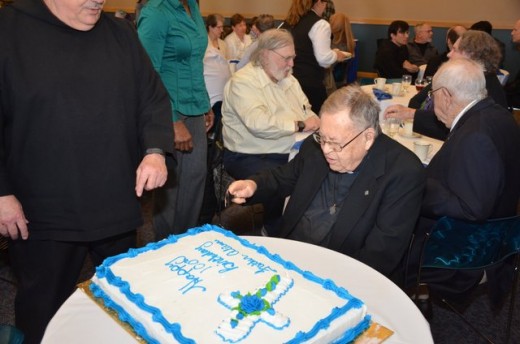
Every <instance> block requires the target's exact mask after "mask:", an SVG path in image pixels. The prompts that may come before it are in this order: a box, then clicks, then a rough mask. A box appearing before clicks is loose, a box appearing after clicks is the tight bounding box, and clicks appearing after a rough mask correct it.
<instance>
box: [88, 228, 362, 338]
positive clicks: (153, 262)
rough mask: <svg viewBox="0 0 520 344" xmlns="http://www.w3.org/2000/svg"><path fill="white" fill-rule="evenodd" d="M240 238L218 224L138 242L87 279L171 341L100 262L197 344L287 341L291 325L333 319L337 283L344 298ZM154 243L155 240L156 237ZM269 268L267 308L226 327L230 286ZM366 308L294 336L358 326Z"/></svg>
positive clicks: (261, 278)
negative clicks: (163, 239)
mask: <svg viewBox="0 0 520 344" xmlns="http://www.w3.org/2000/svg"><path fill="white" fill-rule="evenodd" d="M208 227H209V226H208ZM209 228H212V227H209ZM166 240H168V239H166ZM170 240H171V239H170ZM239 240H240V241H239ZM242 243H245V241H244V240H243V239H236V238H235V237H234V236H232V235H231V236H229V234H225V233H220V232H217V231H205V232H202V233H198V234H196V235H191V234H190V235H186V236H182V237H181V238H180V239H179V240H178V242H175V243H168V244H167V245H164V246H161V247H158V248H155V247H154V249H150V247H146V248H144V249H140V250H138V252H139V253H138V254H137V256H135V257H131V256H132V254H130V255H128V257H126V255H124V256H125V258H122V259H115V260H114V261H115V262H114V263H113V264H110V263H112V262H111V261H106V262H105V263H104V264H103V265H102V266H101V267H99V268H98V271H97V273H96V275H95V276H94V277H93V278H92V282H93V285H95V286H98V287H99V288H100V289H101V290H102V291H103V292H104V293H106V294H107V295H109V298H110V299H111V300H112V301H113V302H115V303H116V304H117V305H120V306H122V307H123V308H124V310H125V311H126V312H127V313H128V314H129V315H130V316H131V317H132V318H133V319H135V320H136V321H137V322H139V323H140V324H142V325H143V326H144V328H146V331H147V332H148V335H149V336H150V337H152V338H154V339H156V340H158V341H159V342H160V343H177V342H178V340H176V339H175V338H174V335H172V333H169V332H168V330H167V329H165V327H164V326H163V325H162V324H161V323H159V322H157V321H155V320H154V319H153V314H152V313H149V312H147V311H143V309H141V308H140V307H139V306H138V305H137V304H135V303H134V302H132V301H130V300H129V299H128V298H127V296H126V295H125V293H124V292H122V291H121V290H120V289H119V288H118V287H117V286H115V285H112V284H111V283H110V282H109V281H108V280H107V279H106V278H104V277H103V273H104V272H105V271H108V270H107V269H109V270H110V271H111V272H112V273H113V274H114V275H115V276H117V277H120V278H121V280H122V281H124V282H127V283H128V284H129V285H130V290H131V292H132V293H134V294H140V295H142V296H143V297H144V302H145V303H146V305H148V306H151V307H154V308H156V310H157V311H158V310H160V312H159V311H158V313H159V314H162V316H163V317H164V319H165V320H166V321H167V323H169V324H177V325H178V326H180V332H181V333H182V336H183V337H185V338H188V339H192V340H193V341H194V342H196V343H225V341H224V340H223V339H222V337H224V338H227V340H228V342H239V343H285V342H289V341H291V340H293V339H294V338H295V337H296V336H297V333H298V332H300V331H303V332H309V331H311V330H312V329H313V327H314V326H315V325H316V323H317V322H318V321H320V320H322V319H326V318H327V319H332V318H333V317H332V316H331V313H332V312H334V309H335V308H342V307H345V305H348V303H349V302H352V301H350V300H349V297H350V295H348V293H347V292H346V291H345V290H344V289H342V288H338V289H340V291H342V292H344V293H345V294H346V295H347V296H349V297H347V298H345V296H344V294H341V295H340V294H338V293H337V292H335V291H334V290H329V289H325V288H324V286H323V285H322V283H318V282H319V281H322V280H321V279H319V278H316V276H314V275H312V276H311V277H312V278H308V277H309V276H308V275H304V273H303V271H301V270H299V269H298V268H297V267H295V266H294V264H290V263H289V264H290V265H287V263H286V262H285V261H283V260H282V259H280V257H278V256H271V255H269V254H268V253H267V254H262V253H259V252H257V251H258V248H256V247H253V248H250V247H246V246H244V245H243V244H242ZM155 245H157V246H160V245H161V242H159V244H155ZM261 252H262V250H261ZM116 258H120V257H119V256H118V257H116ZM271 258H274V260H273V259H271ZM274 275H279V276H280V277H281V278H280V281H279V283H278V284H276V287H275V288H274V290H272V291H269V292H267V293H266V294H265V295H264V296H265V297H264V299H265V300H266V301H267V302H269V304H270V305H271V306H272V311H271V312H270V313H269V312H262V313H261V314H260V315H254V316H246V317H245V318H244V319H242V320H240V321H239V322H238V325H237V326H236V327H235V328H232V326H231V325H230V319H236V318H237V316H238V312H237V311H236V310H231V309H230V308H232V307H235V306H237V305H238V302H237V299H236V298H233V297H232V294H231V293H233V292H237V293H239V294H241V295H246V294H247V293H250V294H255V293H256V292H257V291H258V290H259V289H261V288H264V287H265V286H266V283H267V282H269V280H270V279H271V278H272V277H273V276H274ZM100 276H101V278H100ZM316 279H318V282H317V281H316ZM327 283H332V282H327ZM333 286H334V287H335V288H337V287H336V286H335V285H333ZM94 288H95V287H94ZM331 289H334V288H331ZM94 294H96V292H94ZM356 302H359V300H357V299H356ZM365 315H366V306H365V305H364V304H363V305H362V306H361V307H354V308H353V309H349V310H348V311H347V312H346V314H344V315H342V316H340V317H337V318H335V319H334V320H333V321H332V322H331V323H330V326H329V324H328V323H327V324H326V326H324V327H327V326H328V328H326V329H322V330H320V331H318V332H317V333H316V334H315V335H312V336H311V337H312V338H310V339H309V340H308V341H303V340H300V341H295V342H298V343H300V342H301V343H303V342H305V343H324V342H333V341H334V340H335V339H337V338H340V337H342V336H343V334H344V333H345V332H347V331H348V330H349V329H351V328H353V327H355V326H356V325H358V324H359V323H360V322H361V321H362V320H363V319H365ZM174 326H176V325H174ZM280 328H281V329H280ZM137 332H138V333H139V331H137ZM244 336H245V338H244ZM180 341H181V342H182V340H180ZM188 342H189V341H188Z"/></svg>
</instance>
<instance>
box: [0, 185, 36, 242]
mask: <svg viewBox="0 0 520 344" xmlns="http://www.w3.org/2000/svg"><path fill="white" fill-rule="evenodd" d="M28 223H29V221H27V219H26V218H25V214H24V212H23V209H22V205H21V204H20V202H19V201H18V199H16V197H14V195H7V196H1V197H0V235H1V236H3V237H7V238H11V239H12V240H16V239H18V238H19V237H21V238H22V239H23V240H25V239H27V238H28V237H29V229H28V228H27V224H28Z"/></svg>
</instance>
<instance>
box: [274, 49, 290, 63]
mask: <svg viewBox="0 0 520 344" xmlns="http://www.w3.org/2000/svg"><path fill="white" fill-rule="evenodd" d="M271 51H272V52H273V53H275V54H276V55H278V56H280V57H281V58H282V59H283V60H284V61H285V62H289V61H292V60H294V59H295V58H296V55H290V56H283V55H282V54H280V53H278V52H276V50H271Z"/></svg>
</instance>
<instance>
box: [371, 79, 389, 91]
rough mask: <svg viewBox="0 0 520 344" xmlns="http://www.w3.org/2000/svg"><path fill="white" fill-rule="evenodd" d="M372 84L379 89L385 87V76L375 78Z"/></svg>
mask: <svg viewBox="0 0 520 344" xmlns="http://www.w3.org/2000/svg"><path fill="white" fill-rule="evenodd" d="M374 84H375V85H376V88H378V89H380V90H384V89H385V84H386V79H385V78H375V79H374Z"/></svg>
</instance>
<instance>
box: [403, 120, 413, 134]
mask: <svg viewBox="0 0 520 344" xmlns="http://www.w3.org/2000/svg"><path fill="white" fill-rule="evenodd" d="M403 135H405V136H412V135H413V119H407V120H405V121H404V125H403Z"/></svg>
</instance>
